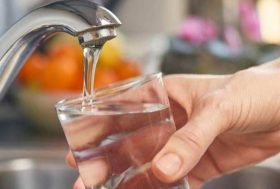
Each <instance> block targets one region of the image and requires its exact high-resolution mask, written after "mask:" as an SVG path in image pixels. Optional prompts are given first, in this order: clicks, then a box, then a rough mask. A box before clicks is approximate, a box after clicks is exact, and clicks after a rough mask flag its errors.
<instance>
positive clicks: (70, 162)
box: [65, 151, 77, 167]
mask: <svg viewBox="0 0 280 189" xmlns="http://www.w3.org/2000/svg"><path fill="white" fill-rule="evenodd" d="M65 161H66V163H67V164H68V165H69V166H70V167H77V164H76V161H75V159H74V156H73V154H72V152H71V151H68V153H67V155H66V158H65Z"/></svg>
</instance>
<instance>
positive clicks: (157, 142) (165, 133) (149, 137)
mask: <svg viewBox="0 0 280 189" xmlns="http://www.w3.org/2000/svg"><path fill="white" fill-rule="evenodd" d="M174 131H175V126H174V125H173V124H172V123H169V124H167V123H165V124H163V123H161V124H159V125H153V126H147V127H143V128H141V129H138V130H137V132H134V133H131V134H129V135H127V136H123V137H122V138H111V141H110V140H109V141H108V140H107V141H104V143H103V145H101V146H99V147H96V148H93V149H88V150H83V151H80V152H79V151H73V153H74V155H75V157H76V161H77V163H78V167H79V170H80V175H81V177H82V178H83V180H84V182H85V184H86V186H88V187H92V186H98V185H100V184H102V183H104V182H105V181H106V180H107V178H109V177H110V176H111V175H112V174H113V175H119V174H121V173H123V172H124V171H125V170H127V169H128V168H129V167H137V168H139V169H141V167H142V166H143V165H144V164H145V163H147V162H150V161H151V160H152V158H153V157H154V155H155V154H156V153H157V152H158V151H159V150H160V149H161V148H162V147H163V146H164V144H165V143H166V142H167V140H168V139H169V137H170V136H171V134H172V133H174Z"/></svg>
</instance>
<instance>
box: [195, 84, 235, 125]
mask: <svg viewBox="0 0 280 189" xmlns="http://www.w3.org/2000/svg"><path fill="white" fill-rule="evenodd" d="M233 102H234V100H233V99H231V97H230V95H229V94H228V92H226V90H224V89H220V90H217V91H215V92H212V93H211V94H209V95H206V96H204V97H203V98H202V99H201V101H200V104H199V109H200V110H201V109H207V111H208V112H209V114H211V116H212V118H218V119H219V120H220V121H222V123H224V125H228V124H229V122H230V119H231V117H232V115H233V109H234V107H233ZM215 116H216V117H215Z"/></svg>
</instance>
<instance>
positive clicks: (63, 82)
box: [41, 56, 83, 91]
mask: <svg viewBox="0 0 280 189" xmlns="http://www.w3.org/2000/svg"><path fill="white" fill-rule="evenodd" d="M82 68H83V65H82V64H77V62H76V61H75V60H74V59H73V58H71V57H67V56H61V57H57V58H51V59H50V62H48V64H47V66H46V69H44V70H43V72H42V82H41V87H42V89H43V90H45V91H77V90H80V91H81V90H82V85H83V83H82V82H83V69H82Z"/></svg>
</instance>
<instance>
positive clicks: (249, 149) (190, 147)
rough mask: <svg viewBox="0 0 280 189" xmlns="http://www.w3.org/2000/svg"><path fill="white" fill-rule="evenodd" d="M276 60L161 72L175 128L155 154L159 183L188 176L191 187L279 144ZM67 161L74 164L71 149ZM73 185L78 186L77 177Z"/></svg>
mask: <svg viewBox="0 0 280 189" xmlns="http://www.w3.org/2000/svg"><path fill="white" fill-rule="evenodd" d="M279 82H280V60H275V61H273V62H270V63H266V64H264V65H262V66H257V67H252V68H249V69H246V70H242V71H239V72H236V73H235V74H232V75H223V76H214V75H170V76H167V77H165V78H164V83H165V87H166V90H167V93H168V95H169V99H170V103H171V109H172V112H173V115H174V120H175V123H176V132H175V133H174V134H173V135H172V136H171V137H170V138H169V140H168V142H167V143H166V144H165V146H164V147H163V148H162V149H161V151H160V152H159V153H158V154H157V155H155V157H154V158H153V161H152V172H153V174H154V175H155V176H156V177H157V178H158V179H159V180H161V181H162V182H164V183H172V182H175V181H177V180H179V179H181V178H183V177H185V176H188V180H189V182H190V185H191V188H192V189H198V188H200V187H201V186H202V185H203V183H205V182H206V181H208V180H210V179H213V178H216V177H219V176H221V175H224V174H226V173H229V172H232V171H235V170H237V169H240V168H242V167H244V166H248V165H251V164H255V163H257V162H260V161H262V160H264V159H266V158H268V157H270V156H272V155H274V154H276V153H278V152H279V150H280V85H279ZM67 162H68V163H69V164H70V165H72V166H75V163H74V160H73V157H72V155H71V153H69V154H68V156H67ZM74 189H84V187H83V185H82V182H81V180H80V179H78V180H77V182H76V183H75V185H74Z"/></svg>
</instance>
